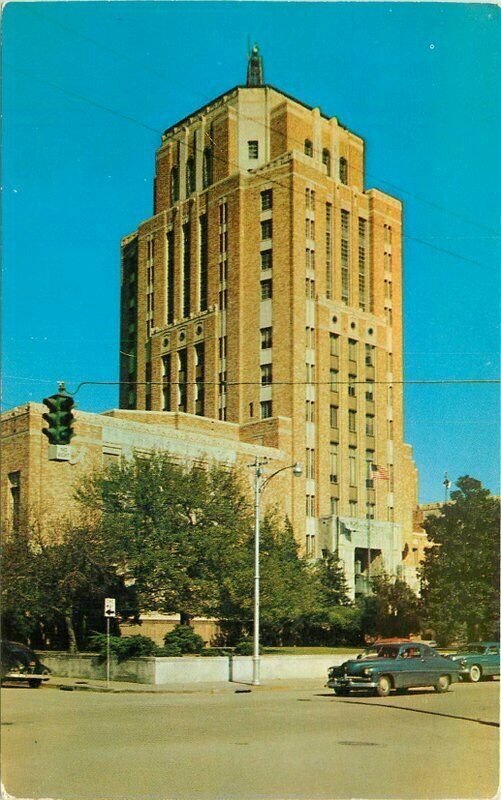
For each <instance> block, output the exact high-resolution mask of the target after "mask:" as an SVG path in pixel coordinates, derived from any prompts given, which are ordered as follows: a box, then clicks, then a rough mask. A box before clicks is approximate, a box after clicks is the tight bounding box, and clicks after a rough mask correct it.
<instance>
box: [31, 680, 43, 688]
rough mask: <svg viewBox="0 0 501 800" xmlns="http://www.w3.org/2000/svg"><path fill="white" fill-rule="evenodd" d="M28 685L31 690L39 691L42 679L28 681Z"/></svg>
mask: <svg viewBox="0 0 501 800" xmlns="http://www.w3.org/2000/svg"><path fill="white" fill-rule="evenodd" d="M28 683H29V686H30V689H38V687H39V686H40V684H41V683H42V681H41V680H40V678H33V680H31V681H28Z"/></svg>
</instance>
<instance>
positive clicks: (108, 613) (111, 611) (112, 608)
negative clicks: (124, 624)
mask: <svg viewBox="0 0 501 800" xmlns="http://www.w3.org/2000/svg"><path fill="white" fill-rule="evenodd" d="M104 616H105V617H106V688H107V689H109V688H110V619H115V617H116V601H115V598H114V597H105V598H104Z"/></svg>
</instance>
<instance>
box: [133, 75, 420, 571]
mask: <svg viewBox="0 0 501 800" xmlns="http://www.w3.org/2000/svg"><path fill="white" fill-rule="evenodd" d="M364 147H365V145H364V141H363V139H362V138H361V137H360V136H358V135H356V134H355V133H353V132H351V131H349V130H347V129H346V128H345V127H344V126H343V125H342V124H341V123H340V122H339V121H338V120H337V119H336V118H328V117H326V116H325V115H324V114H322V113H321V111H320V110H319V109H318V108H317V109H315V108H310V107H308V106H306V105H305V104H303V103H301V102H300V101H298V100H296V99H294V98H292V97H290V96H289V95H286V94H285V93H284V92H281V91H279V90H277V89H275V88H274V87H273V86H270V85H263V86H252V87H249V86H247V87H244V86H237V87H235V88H234V89H232V90H230V91H228V92H227V93H226V94H224V95H222V96H220V97H218V98H216V99H215V100H214V101H213V102H211V103H209V104H208V105H206V106H204V107H203V108H201V109H199V110H197V111H195V112H194V113H193V114H192V115H190V116H189V117H187V118H185V119H183V120H181V121H180V122H179V123H177V124H175V125H173V126H172V127H171V128H169V129H168V130H167V131H165V133H164V135H163V136H162V142H161V146H160V148H159V149H158V151H157V154H156V177H155V205H154V215H153V216H152V217H151V218H150V219H148V220H146V221H145V222H143V223H141V225H140V226H139V227H138V229H137V231H135V232H134V233H132V234H130V235H129V236H127V237H126V238H125V239H124V240H123V258H122V316H121V319H122V327H121V345H120V349H121V351H122V356H121V380H122V381H123V382H124V384H123V387H122V392H121V398H120V405H121V406H122V407H123V408H129V409H144V410H148V411H151V412H157V413H158V412H161V411H165V412H167V411H170V412H173V411H174V412H175V411H184V412H189V413H190V414H194V415H198V416H200V417H206V418H210V419H218V420H227V421H229V422H231V423H234V424H235V425H237V426H240V429H241V430H242V431H245V432H246V435H247V436H248V437H249V440H252V441H254V442H256V443H258V442H259V443H261V444H272V445H273V446H274V447H278V448H279V449H280V450H281V451H282V452H283V453H284V454H285V460H286V462H287V463H294V462H296V461H299V462H300V463H301V464H302V466H303V477H302V478H301V479H300V480H293V479H292V476H290V477H289V478H288V479H285V480H287V481H288V493H287V497H288V501H289V503H290V508H291V519H292V523H293V527H294V531H295V535H296V537H297V539H298V541H299V542H300V543H301V545H302V547H303V550H304V551H305V552H306V553H307V555H308V556H310V557H312V558H316V557H319V556H320V555H321V552H322V550H324V549H326V548H327V549H332V548H334V547H336V546H337V544H338V538H337V533H335V532H336V531H339V530H343V528H345V529H346V530H353V531H354V530H355V529H356V530H357V531H358V533H357V536H358V537H359V539H360V541H359V542H358V544H357V546H356V548H355V547H353V548H351V549H350V548H347V549H345V551H344V556H342V557H343V558H344V557H345V558H346V561H345V567H346V571H347V574H348V575H350V576H352V577H353V576H354V575H355V573H356V571H357V570H361V573H360V574H361V578H360V581H359V583H360V586H362V585H363V584H364V580H365V584H366V583H367V577H368V575H369V573H370V572H371V571H374V570H377V569H382V568H384V569H386V570H388V571H390V572H391V573H393V574H396V571H397V569H398V570H400V574H402V575H404V576H405V577H406V579H408V580H409V582H410V583H412V584H413V585H415V584H416V576H415V568H416V565H417V556H416V552H417V551H416V549H415V548H414V539H415V536H416V534H417V533H418V531H415V525H414V511H415V507H416V504H417V472H416V468H415V465H414V462H413V460H412V453H411V448H410V447H409V445H406V444H405V443H404V441H403V399H402V263H401V258H402V243H401V236H402V206H401V203H400V201H399V200H397V199H396V198H394V197H391V196H390V195H387V194H385V193H383V192H381V191H379V190H378V189H366V187H365V182H364ZM124 354H125V355H124ZM127 382H129V383H127ZM275 419H280V420H282V421H285V420H287V421H288V422H289V424H288V425H283V424H282V422H280V424H279V425H276V426H273V427H272V430H273V431H274V433H275V434H276V436H277V438H276V439H273V440H272V441H270V440H269V439H268V438H267V435H266V434H267V431H268V430H271V429H269V428H268V425H270V423H271V421H272V420H275ZM371 464H375V465H378V466H380V467H383V468H384V469H385V470H386V473H387V476H388V479H387V480H379V481H377V482H376V481H374V480H373V478H372V468H371ZM363 531H367V534H366V533H363ZM371 531H372V536H373V537H374V543H373V545H372V546H369V544H370V542H369V539H370V535H371ZM363 539H365V540H366V541H365V545H364V544H363V541H362V540H363ZM355 550H357V552H355ZM340 554H341V551H340ZM369 556H370V559H371V560H374V563H373V564H370V563H369ZM402 558H403V559H404V563H403V565H402ZM357 574H358V573H357Z"/></svg>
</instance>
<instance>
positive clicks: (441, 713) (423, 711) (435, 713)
mask: <svg viewBox="0 0 501 800" xmlns="http://www.w3.org/2000/svg"><path fill="white" fill-rule="evenodd" d="M420 694H423V692H420ZM322 696H325V695H322ZM336 699H338V698H336ZM339 700H340V702H341V703H348V704H349V705H359V706H370V707H371V708H374V707H378V708H387V709H388V708H389V709H396V710H397V711H409V712H410V713H412V714H430V715H431V716H433V717H448V718H449V719H460V720H465V721H466V722H476V723H478V724H479V725H488V726H490V727H492V728H499V722H489V721H488V720H485V719H478V718H476V717H464V716H462V715H461V714H446V713H445V712H444V711H429V710H428V709H425V708H409V707H408V706H396V705H394V704H393V703H392V704H388V703H380V702H374V703H368V702H366V701H364V700H346V699H345V698H343V699H341V698H339Z"/></svg>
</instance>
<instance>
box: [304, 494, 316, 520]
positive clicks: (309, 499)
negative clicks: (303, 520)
mask: <svg viewBox="0 0 501 800" xmlns="http://www.w3.org/2000/svg"><path fill="white" fill-rule="evenodd" d="M306 516H307V517H314V516H315V495H314V494H307V495H306Z"/></svg>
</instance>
